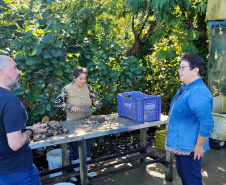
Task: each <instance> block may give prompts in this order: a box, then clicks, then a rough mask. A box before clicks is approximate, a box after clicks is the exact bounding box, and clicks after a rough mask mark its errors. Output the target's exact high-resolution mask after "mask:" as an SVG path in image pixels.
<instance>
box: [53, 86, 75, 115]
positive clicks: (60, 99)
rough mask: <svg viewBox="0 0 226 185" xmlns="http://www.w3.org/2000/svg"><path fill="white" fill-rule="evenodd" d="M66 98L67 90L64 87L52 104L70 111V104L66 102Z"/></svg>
mask: <svg viewBox="0 0 226 185" xmlns="http://www.w3.org/2000/svg"><path fill="white" fill-rule="evenodd" d="M67 98H68V92H67V90H66V88H65V87H64V88H63V90H62V91H61V93H60V94H59V95H58V96H57V98H56V100H55V102H54V104H53V105H54V106H55V107H57V108H59V109H61V110H63V111H70V110H71V108H72V105H70V104H67V103H66V100H67Z"/></svg>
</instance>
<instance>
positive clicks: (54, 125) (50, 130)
mask: <svg viewBox="0 0 226 185" xmlns="http://www.w3.org/2000/svg"><path fill="white" fill-rule="evenodd" d="M41 123H46V124H47V126H46V129H47V131H46V133H44V134H37V135H34V138H33V141H34V142H38V141H40V140H45V139H46V137H50V136H56V135H59V134H63V133H64V134H67V133H69V129H68V128H67V127H66V126H61V125H60V124H59V122H58V121H49V122H47V121H46V120H45V119H43V120H42V122H38V123H36V124H41Z"/></svg>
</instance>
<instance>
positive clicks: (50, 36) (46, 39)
mask: <svg viewBox="0 0 226 185" xmlns="http://www.w3.org/2000/svg"><path fill="white" fill-rule="evenodd" d="M54 39H55V35H54V32H51V33H47V35H46V36H44V37H43V38H42V42H44V43H45V44H46V43H48V42H51V41H53V40H54Z"/></svg>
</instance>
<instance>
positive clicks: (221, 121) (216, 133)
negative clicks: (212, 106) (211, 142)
mask: <svg viewBox="0 0 226 185" xmlns="http://www.w3.org/2000/svg"><path fill="white" fill-rule="evenodd" d="M212 115H213V120H214V128H213V132H212V133H211V134H210V138H212V139H216V140H218V141H226V114H218V113H212Z"/></svg>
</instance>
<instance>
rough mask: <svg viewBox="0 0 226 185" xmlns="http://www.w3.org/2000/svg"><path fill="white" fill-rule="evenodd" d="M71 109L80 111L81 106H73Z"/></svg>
mask: <svg viewBox="0 0 226 185" xmlns="http://www.w3.org/2000/svg"><path fill="white" fill-rule="evenodd" d="M71 110H72V111H73V112H75V113H76V112H80V108H79V107H76V106H72V108H71Z"/></svg>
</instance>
